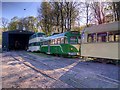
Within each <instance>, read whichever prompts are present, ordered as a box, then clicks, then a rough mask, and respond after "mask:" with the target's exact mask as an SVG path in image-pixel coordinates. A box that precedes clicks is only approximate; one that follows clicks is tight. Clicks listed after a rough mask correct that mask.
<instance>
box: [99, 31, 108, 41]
mask: <svg viewBox="0 0 120 90" xmlns="http://www.w3.org/2000/svg"><path fill="white" fill-rule="evenodd" d="M97 40H98V42H106V41H107V33H106V32H105V33H98V34H97Z"/></svg>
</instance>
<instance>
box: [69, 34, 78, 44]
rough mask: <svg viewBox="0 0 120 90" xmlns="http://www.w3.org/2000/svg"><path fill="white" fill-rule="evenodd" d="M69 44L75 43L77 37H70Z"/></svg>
mask: <svg viewBox="0 0 120 90" xmlns="http://www.w3.org/2000/svg"><path fill="white" fill-rule="evenodd" d="M70 44H77V37H75V36H72V37H70Z"/></svg>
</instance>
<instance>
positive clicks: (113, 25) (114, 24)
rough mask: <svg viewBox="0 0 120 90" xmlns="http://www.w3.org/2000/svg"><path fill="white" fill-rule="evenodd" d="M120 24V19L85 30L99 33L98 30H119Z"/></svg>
mask: <svg viewBox="0 0 120 90" xmlns="http://www.w3.org/2000/svg"><path fill="white" fill-rule="evenodd" d="M119 25H120V21H118V22H112V23H107V24H100V25H94V26H91V27H87V28H85V30H84V31H83V32H87V33H97V32H107V31H116V30H118V26H119Z"/></svg>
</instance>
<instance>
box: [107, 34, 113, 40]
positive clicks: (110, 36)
mask: <svg viewBox="0 0 120 90" xmlns="http://www.w3.org/2000/svg"><path fill="white" fill-rule="evenodd" d="M108 41H110V42H113V41H114V34H109V36H108Z"/></svg>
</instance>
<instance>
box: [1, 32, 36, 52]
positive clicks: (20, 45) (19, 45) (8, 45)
mask: <svg viewBox="0 0 120 90" xmlns="http://www.w3.org/2000/svg"><path fill="white" fill-rule="evenodd" d="M33 34H34V32H31V31H24V30H12V31H5V32H3V33H2V50H3V51H10V50H27V48H28V41H29V37H30V36H31V35H33Z"/></svg>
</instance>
